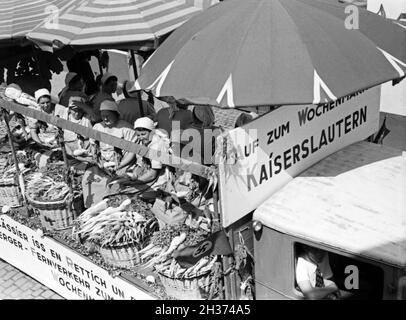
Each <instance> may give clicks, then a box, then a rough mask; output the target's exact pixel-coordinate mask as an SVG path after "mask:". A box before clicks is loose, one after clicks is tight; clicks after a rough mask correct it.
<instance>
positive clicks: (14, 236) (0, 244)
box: [0, 215, 156, 300]
mask: <svg viewBox="0 0 406 320" xmlns="http://www.w3.org/2000/svg"><path fill="white" fill-rule="evenodd" d="M0 258H1V259H3V260H5V261H7V262H8V263H10V264H12V265H13V266H15V267H16V268H18V269H20V270H21V271H23V272H25V273H26V274H28V275H29V276H31V277H32V278H34V279H36V280H38V281H39V282H41V283H43V284H44V285H45V286H47V287H48V288H50V289H52V290H53V291H55V292H57V293H58V294H59V295H61V296H63V297H64V298H66V299H96V300H141V299H142V300H151V299H156V298H155V297H154V296H152V295H150V294H148V293H147V292H146V291H144V290H142V289H141V288H139V287H137V286H136V285H135V284H133V283H131V282H129V281H126V280H124V279H123V278H121V277H115V278H113V277H112V276H110V275H109V273H108V272H107V271H106V270H104V269H103V268H101V267H99V266H97V265H95V264H94V263H93V262H91V261H90V260H89V259H87V258H85V257H84V256H82V255H80V254H79V253H76V252H75V251H73V250H71V249H69V248H68V247H66V246H64V245H62V244H60V243H58V242H56V241H55V240H53V239H51V238H48V237H41V236H40V235H38V234H37V232H35V231H34V230H32V229H30V228H28V227H26V226H24V225H22V224H20V223H18V222H16V221H14V220H13V219H11V218H10V217H9V216H7V215H0Z"/></svg>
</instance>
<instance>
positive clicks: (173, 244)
mask: <svg viewBox="0 0 406 320" xmlns="http://www.w3.org/2000/svg"><path fill="white" fill-rule="evenodd" d="M185 240H186V233H185V232H182V233H181V234H180V235H179V236H177V237H175V238H173V239H172V241H171V244H170V245H169V248H168V250H166V251H165V252H163V253H162V254H161V255H160V256H167V255H169V254H171V253H172V252H174V251H175V250H176V248H177V247H178V246H179V245H180V244H181V243H182V242H184V241H185Z"/></svg>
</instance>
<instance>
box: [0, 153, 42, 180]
mask: <svg viewBox="0 0 406 320" xmlns="http://www.w3.org/2000/svg"><path fill="white" fill-rule="evenodd" d="M16 156H17V161H18V168H19V170H20V172H21V173H26V172H28V171H30V170H32V169H33V168H34V167H35V162H34V161H33V160H32V159H31V158H30V155H29V154H27V153H26V152H25V151H17V154H16ZM15 173H16V167H15V165H14V158H13V156H12V154H8V155H7V156H6V157H2V158H1V163H0V179H10V178H13V177H14V176H15Z"/></svg>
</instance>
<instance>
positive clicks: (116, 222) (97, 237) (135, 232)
mask: <svg viewBox="0 0 406 320" xmlns="http://www.w3.org/2000/svg"><path fill="white" fill-rule="evenodd" d="M130 205H131V200H130V199H126V200H124V201H123V202H122V203H121V204H120V205H119V206H117V207H112V206H108V200H102V201H101V202H99V203H97V204H96V205H94V206H92V207H91V208H89V209H88V210H86V211H84V212H83V213H82V215H81V216H79V218H77V219H76V223H75V228H74V230H73V233H74V235H75V236H78V237H80V238H81V239H82V240H87V241H92V242H95V243H97V244H98V245H100V246H101V247H112V246H119V245H122V244H133V245H135V246H136V247H137V249H141V248H142V247H144V246H145V245H146V244H147V242H148V241H149V238H150V236H151V234H152V233H153V232H154V231H155V230H156V229H157V227H158V224H157V221H156V219H155V218H149V219H147V218H146V217H144V216H143V215H141V214H139V213H137V212H135V211H131V209H130Z"/></svg>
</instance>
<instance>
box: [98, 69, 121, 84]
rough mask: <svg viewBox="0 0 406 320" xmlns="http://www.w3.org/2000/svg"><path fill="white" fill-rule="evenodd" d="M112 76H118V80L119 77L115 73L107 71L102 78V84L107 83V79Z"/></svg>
mask: <svg viewBox="0 0 406 320" xmlns="http://www.w3.org/2000/svg"><path fill="white" fill-rule="evenodd" d="M110 78H116V80H118V78H117V77H116V76H115V75H114V74H112V73H110V72H106V73H105V74H103V76H102V77H101V79H100V82H101V84H102V85H104V84H105V83H106V81H107V80H108V79H110Z"/></svg>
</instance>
